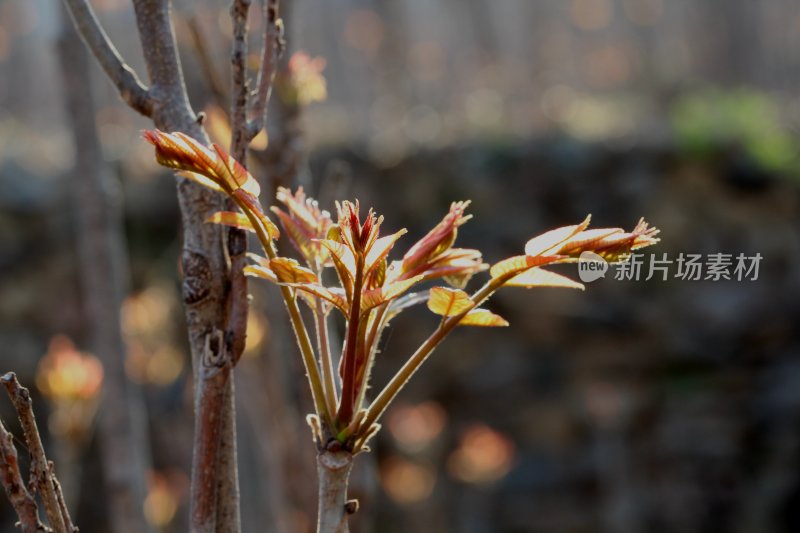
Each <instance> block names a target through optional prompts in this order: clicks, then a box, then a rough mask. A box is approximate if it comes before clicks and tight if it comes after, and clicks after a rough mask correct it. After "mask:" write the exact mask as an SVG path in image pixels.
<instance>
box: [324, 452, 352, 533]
mask: <svg viewBox="0 0 800 533" xmlns="http://www.w3.org/2000/svg"><path fill="white" fill-rule="evenodd" d="M352 469H353V456H352V455H351V454H350V453H349V452H346V451H327V450H326V451H323V452H321V453H320V454H319V455H317V477H318V479H319V513H318V518H317V533H349V531H350V528H349V527H348V523H347V521H348V517H349V515H351V514H353V513H354V512H355V511H356V509H357V504H356V502H348V501H347V483H348V481H349V479H350V471H351V470H352Z"/></svg>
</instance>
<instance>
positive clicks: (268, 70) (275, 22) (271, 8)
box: [247, 0, 286, 139]
mask: <svg viewBox="0 0 800 533" xmlns="http://www.w3.org/2000/svg"><path fill="white" fill-rule="evenodd" d="M285 48H286V43H285V41H284V40H283V21H282V20H281V19H280V17H279V14H278V0H264V49H263V54H262V57H261V68H260V70H259V74H258V92H257V93H256V95H255V98H254V100H253V108H252V113H251V114H252V117H253V118H252V119H251V120H250V122H249V123H248V124H247V136H248V137H249V138H250V139H253V137H255V136H256V135H258V133H259V132H260V131H261V130H262V128H264V127H265V126H266V124H267V104H268V103H269V97H270V94H272V85H273V84H274V82H275V73H276V72H277V70H278V61H279V60H280V58H281V56H282V55H283V51H284V49H285Z"/></svg>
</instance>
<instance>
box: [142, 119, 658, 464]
mask: <svg viewBox="0 0 800 533" xmlns="http://www.w3.org/2000/svg"><path fill="white" fill-rule="evenodd" d="M144 136H145V139H147V140H148V141H149V142H151V143H152V144H153V145H155V147H156V159H157V160H158V162H159V163H161V164H162V165H164V166H167V167H170V168H173V169H176V170H181V171H183V172H184V175H186V176H187V177H189V178H191V179H194V180H195V181H197V182H198V183H201V184H203V185H205V186H208V187H211V188H213V189H215V190H218V191H221V192H224V193H226V194H227V195H229V196H230V197H231V198H233V200H234V201H235V202H236V204H237V205H238V206H239V208H240V209H241V210H242V213H230V212H224V213H218V214H217V215H215V216H213V217H211V218H210V219H209V220H208V222H213V223H218V224H226V225H231V226H236V227H240V228H245V229H248V230H251V231H254V232H255V233H256V235H257V236H258V238H259V241H260V243H261V246H262V248H263V249H264V253H265V257H262V256H258V255H255V254H251V257H252V258H253V261H254V263H253V264H252V265H250V266H248V267H247V268H246V269H245V271H246V273H247V274H248V275H251V276H256V277H260V278H263V279H266V280H268V281H270V282H272V283H276V284H277V285H278V286H279V287H280V288H281V292H282V295H283V298H284V300H285V303H286V307H287V309H288V311H289V314H290V317H291V319H292V326H293V327H294V332H295V335H296V336H297V341H298V345H299V346H300V351H301V354H302V356H303V361H304V363H305V365H306V370H307V375H308V380H309V384H310V387H311V392H312V395H313V397H314V405H315V408H316V412H315V413H314V414H313V415H310V419H309V422H310V425H311V426H312V428H313V431H314V437H315V440H316V442H317V445H318V447H319V449H320V450H321V453H322V452H323V451H325V450H333V449H335V450H343V451H346V452H348V453H350V454H352V455H355V454H357V453H359V452H361V451H364V450H366V449H367V448H366V444H367V442H368V441H369V439H370V438H371V437H372V436H374V435H375V433H376V432H377V431H378V429H379V428H380V425H379V424H378V421H379V420H380V416H381V414H382V413H383V412H384V411H385V410H386V407H387V406H388V405H389V404H390V403H391V402H392V400H394V398H395V397H396V396H397V394H398V392H399V391H400V390H401V389H402V388H403V386H404V385H405V384H406V383H407V382H408V380H409V379H410V378H411V376H412V375H413V374H414V372H416V371H417V369H419V367H420V366H421V365H422V364H423V363H424V362H425V360H426V359H427V358H428V356H429V355H430V354H431V353H432V352H433V350H434V349H435V348H436V347H437V346H438V345H439V343H440V342H442V340H443V339H444V338H445V337H447V336H448V335H449V334H450V333H451V332H452V331H453V330H454V329H455V328H456V327H457V326H490V327H491V326H507V325H508V322H507V321H506V320H505V319H503V318H502V317H500V316H498V315H496V314H494V313H492V312H491V311H489V310H487V309H483V308H481V307H479V306H480V305H481V304H483V303H484V302H485V301H486V300H487V299H488V298H489V297H490V296H491V295H492V294H494V293H495V291H497V290H498V289H500V288H501V287H504V286H510V287H527V288H531V287H562V288H571V289H583V288H584V287H583V285H582V284H581V283H579V282H577V281H574V280H572V279H570V278H568V277H566V276H563V275H561V274H557V273H555V272H552V271H550V270H547V269H545V268H543V267H545V266H547V265H551V264H557V263H568V262H576V261H577V260H578V257H579V256H580V255H581V254H582V253H584V252H593V253H595V254H597V255H599V256H601V257H603V258H604V259H605V260H607V261H609V262H612V263H613V262H621V261H625V260H627V259H628V257H629V256H630V254H631V252H632V251H633V250H637V249H640V248H644V247H646V246H651V245H653V244H655V243H657V242H658V239H657V238H656V235H657V234H658V230H657V229H655V228H651V227H649V226H648V225H647V223H645V222H644V220H641V221H640V222H639V224H638V225H637V226H636V227H635V228H634V229H633V230H632V231H630V232H626V231H624V230H622V229H620V228H604V229H588V227H589V222H590V217H586V219H585V220H584V221H583V222H582V223H580V224H577V225H574V226H566V227H562V228H557V229H554V230H551V231H548V232H546V233H544V234H542V235H539V236H538V237H534V238H533V239H531V240H530V241H528V243H527V244H526V245H525V253H524V255H519V256H515V257H511V258H508V259H504V260H502V261H499V262H497V263H495V264H493V265H492V266H491V267H489V265H487V264H486V263H484V262H483V260H482V254H481V252H480V251H478V250H473V249H468V248H456V247H454V245H455V241H456V237H457V234H458V228H459V227H460V226H462V225H463V224H464V223H465V222H467V221H468V220H469V219H470V218H471V215H466V214H465V211H466V209H467V207H468V206H469V202H454V203H453V204H452V205H451V206H450V211H449V212H448V213H447V214H446V215H445V216H444V218H443V219H442V221H441V222H439V224H437V225H436V226H435V227H434V228H433V229H432V230H431V231H430V232H429V233H428V234H427V235H425V236H424V237H423V238H422V239H420V240H419V241H418V242H417V243H415V244H414V245H413V246H411V247H410V248H409V249H408V251H407V252H406V253H405V255H403V256H402V259H399V260H390V258H389V256H390V253H391V251H392V249H393V247H394V246H395V244H397V242H398V240H399V239H400V237H402V236H403V234H404V233H405V230H401V231H398V232H396V233H393V234H391V235H386V236H381V225H382V223H383V217H379V216H376V215H375V213H374V212H373V211H372V210H371V209H370V210H369V211H368V212H367V213H366V214H365V215H364V216H363V218H362V215H361V209H360V206H359V203H358V201H355V202H349V201H343V202H341V203H337V204H336V215H337V219H336V222H335V223H334V221H333V220H332V218H331V215H330V214H329V213H328V212H327V211H324V210H321V209H320V208H319V206H318V205H317V203H316V202H315V201H314V200H312V199H310V198H308V197H307V196H306V195H305V193H304V192H303V190H302V188H301V189H298V190H297V191H296V192H294V193H292V192H291V191H289V190H288V189H285V188H281V189H279V190H278V194H277V199H278V201H279V202H280V204H282V206H281V207H273V208H272V212H273V213H275V215H276V216H277V217H278V220H279V222H280V224H281V226H282V227H283V234H284V235H286V236H287V237H288V238H289V241H290V242H291V244H292V245H293V246H294V248H295V249H296V250H297V252H298V254H299V257H300V258H301V259H302V261H303V263H304V264H305V266H303V265H301V264H300V263H299V262H298V261H296V260H294V259H290V258H285V257H278V255H277V252H276V249H275V246H274V242H273V241H274V239H277V238H278V237H279V236H280V232H279V231H278V229H277V228H276V227H275V225H274V224H273V223H272V221H271V220H270V219H269V218H268V217H267V215H266V214H265V213H264V210H263V209H262V208H261V205H260V204H259V202H258V193H259V192H258V187H257V184H256V183H255V180H254V179H253V177H252V176H251V175H250V174H248V173H247V171H246V170H244V169H243V168H242V167H241V165H239V164H238V163H237V162H236V161H234V160H233V159H232V158H231V157H230V156H229V155H228V154H226V153H225V152H224V151H223V150H222V149H221V148H220V147H219V146H216V145H214V146H213V147H212V148H211V149H209V148H207V147H204V146H201V145H199V144H198V143H197V142H196V141H193V140H192V139H190V138H189V137H186V136H183V135H181V134H167V133H163V132H160V131H157V130H156V131H148V132H145V134H144ZM326 268H332V269H333V270H334V271H335V273H336V279H337V283H336V284H335V285H333V286H331V285H328V284H326V283H325V282H324V281H323V271H324V270H325V269H326ZM487 269H488V270H489V279H488V280H487V281H486V282H485V283H484V285H483V286H482V287H481V288H479V289H478V290H477V291H475V292H473V293H472V294H469V293H468V292H466V291H465V290H464V288H465V287H466V285H467V283H468V282H469V280H470V279H471V278H472V277H473V276H474V275H476V274H478V273H480V272H482V271H484V270H487ZM431 281H433V282H440V281H444V282H445V283H446V284H447V285H449V286H434V287H433V288H430V289H429V290H425V289H420V285H421V284H422V283H423V282H431ZM298 297H299V299H301V300H302V301H303V302H304V303H305V304H306V305H308V306H309V308H310V309H311V312H312V314H313V315H314V322H315V329H316V337H317V343H316V344H317V350H316V353H315V351H314V349H313V348H312V346H311V343H310V341H309V334H308V330H307V328H306V325H305V323H304V321H303V318H302V316H301V315H300V312H299V310H298V305H297V301H298ZM422 302H427V305H428V308H429V309H430V310H431V311H432V312H433V313H435V314H437V315H439V316H441V321H440V322H439V325H438V327H437V328H436V329H435V330H434V331H433V333H431V335H430V336H429V337H428V338H427V340H425V342H423V343H422V344H421V345H420V346H419V348H418V349H417V350H416V351H415V352H414V353H413V354H412V355H411V356H410V357H409V358H408V360H407V361H406V362H405V364H404V365H403V366H402V367H401V368H400V370H398V372H397V373H396V374H395V376H394V377H393V378H392V379H391V380H390V381H389V382H388V383H387V384H386V385H385V386H384V387H383V388H382V389H380V391H379V392H378V394H377V395H376V396H375V398H374V400H372V401H368V399H367V397H366V391H367V389H368V387H369V384H370V373H371V369H372V365H373V362H374V359H375V355H376V353H377V346H378V343H379V340H380V338H381V334H382V332H383V331H384V329H385V328H386V326H387V325H388V324H389V322H390V321H391V320H392V318H394V317H395V316H397V314H399V313H400V312H402V311H404V310H407V309H409V308H410V307H412V306H413V305H415V304H418V303H422ZM334 310H336V311H338V312H339V313H340V314H341V315H342V317H343V319H344V321H345V340H344V347H343V349H342V353H341V356H340V358H339V370H338V372H334V370H333V368H334V361H335V360H334V357H333V354H332V353H331V346H330V344H329V341H328V333H327V327H328V319H329V315H330V314H331V312H332V311H334Z"/></svg>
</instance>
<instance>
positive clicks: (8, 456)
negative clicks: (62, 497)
mask: <svg viewBox="0 0 800 533" xmlns="http://www.w3.org/2000/svg"><path fill="white" fill-rule="evenodd" d="M0 476H1V478H0V481H2V483H3V488H5V489H6V495H7V496H8V500H9V501H10V502H11V506H12V507H13V508H14V511H15V512H16V513H17V516H18V517H19V526H20V527H21V528H22V533H39V532H43V531H45V528H44V526H43V525H42V523H41V522H40V521H39V509H38V507H37V506H36V500H35V499H34V498H33V496H31V493H30V492H28V489H27V488H26V487H25V482H24V481H23V479H22V473H21V472H20V471H19V463H18V462H17V449H16V448H14V442H13V441H12V437H11V433H9V432H8V431H6V428H5V426H4V425H3V423H2V421H0Z"/></svg>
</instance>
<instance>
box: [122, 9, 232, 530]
mask: <svg viewBox="0 0 800 533" xmlns="http://www.w3.org/2000/svg"><path fill="white" fill-rule="evenodd" d="M133 4H134V9H135V11H136V21H137V25H138V28H139V37H140V40H141V42H142V50H143V53H144V58H145V63H146V65H147V71H148V74H149V77H150V81H151V86H150V89H149V92H150V94H151V96H152V97H153V98H154V99H155V102H154V109H153V121H154V122H155V124H156V127H158V128H159V129H162V130H165V131H170V132H172V131H181V132H184V133H186V134H188V135H190V136H191V137H194V138H195V139H197V140H199V141H201V142H203V143H205V144H208V142H209V139H208V136H207V135H206V133H205V131H203V128H202V127H201V125H200V124H199V122H198V120H197V117H196V115H195V113H194V111H193V110H192V108H191V106H190V105H189V99H188V96H187V93H186V86H185V84H184V79H183V70H182V68H181V63H180V58H179V57H178V52H177V47H176V44H175V34H174V30H173V27H172V21H171V19H170V11H171V4H170V2H169V1H167V0H134V2H133ZM178 201H179V204H180V207H181V215H182V220H183V253H182V257H181V264H182V267H183V275H184V281H183V300H184V305H185V307H186V320H187V325H188V329H189V342H190V345H191V350H192V362H193V366H194V375H195V411H196V416H197V421H196V423H198V424H199V423H201V422H202V421H203V420H204V419H205V420H208V418H207V417H204V413H202V412H201V411H200V410H199V407H200V406H201V405H202V403H201V402H202V400H203V398H202V395H203V394H204V392H203V391H204V383H203V377H204V376H207V377H211V376H208V374H214V373H215V371H216V370H219V371H220V374H218V375H217V378H216V379H215V380H211V379H209V380H206V382H207V383H208V384H211V382H212V381H213V384H214V387H217V388H220V389H223V390H224V398H226V400H230V399H232V398H233V380H232V379H230V370H231V369H230V368H225V367H224V366H223V367H222V368H219V369H212V368H211V367H212V366H213V364H214V363H213V361H222V362H223V365H225V364H227V363H226V361H225V360H226V359H227V355H226V354H225V351H226V347H225V343H223V342H217V343H214V342H209V340H210V339H211V338H219V337H217V336H218V335H220V336H221V335H222V333H223V332H224V331H225V325H226V324H225V322H226V320H225V318H226V304H227V298H228V294H227V280H228V266H227V263H226V258H225V255H224V250H223V247H222V233H221V230H220V228H219V226H217V225H214V224H205V223H204V221H205V220H206V219H207V218H208V217H209V216H210V215H212V214H213V213H215V212H217V211H219V210H221V209H222V206H223V201H222V197H221V196H220V195H219V194H217V193H215V192H213V191H210V190H209V189H205V188H203V187H200V186H199V185H197V184H195V183H193V182H191V181H190V180H188V179H184V178H179V180H178ZM207 370H208V372H206V371H207ZM233 405H234V404H233V401H224V405H223V407H222V409H221V411H220V415H219V416H220V418H219V419H216V420H215V419H212V420H210V422H211V424H210V425H209V426H208V432H209V433H207V434H201V432H200V431H199V430H196V432H195V434H196V439H195V443H196V444H197V443H198V442H199V440H202V439H207V440H209V441H213V444H214V446H216V448H215V449H216V454H213V453H212V454H210V455H201V454H199V453H198V449H197V446H196V447H195V457H194V460H193V466H192V476H193V478H192V485H193V489H192V493H193V494H195V493H197V492H208V491H212V492H213V493H214V494H215V497H216V498H217V501H216V505H214V506H212V508H211V509H210V515H208V516H205V517H203V520H204V521H203V522H202V524H203V525H202V527H201V526H200V524H199V523H198V522H195V523H194V524H193V529H194V530H203V529H206V530H209V531H219V532H238V531H239V529H240V519H239V494H238V475H237V469H236V436H235V434H234V433H233V431H235V426H234V420H235V418H234V416H235V415H234V411H233ZM222 478H225V479H224V482H220V483H218V481H219V480H220V479H222ZM204 484H213V485H214V486H213V487H211V486H208V485H205V486H204ZM219 485H222V486H223V487H235V489H234V490H222V491H220V490H219ZM192 500H193V503H194V498H192ZM195 510H196V509H193V513H192V515H193V517H195V516H196V515H195V513H194V511H195ZM217 517H220V518H224V519H225V520H226V521H227V522H226V523H224V524H219V523H218V521H217Z"/></svg>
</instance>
